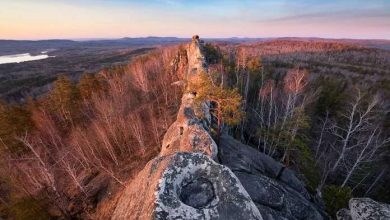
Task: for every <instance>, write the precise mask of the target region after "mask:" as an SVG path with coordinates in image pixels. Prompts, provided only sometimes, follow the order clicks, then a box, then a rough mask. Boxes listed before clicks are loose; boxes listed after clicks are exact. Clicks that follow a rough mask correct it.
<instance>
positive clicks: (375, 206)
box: [337, 198, 390, 220]
mask: <svg viewBox="0 0 390 220" xmlns="http://www.w3.org/2000/svg"><path fill="white" fill-rule="evenodd" d="M366 219H378V220H385V219H390V205H389V204H384V203H379V202H376V201H374V200H372V199H370V198H353V199H351V200H350V201H349V210H348V209H341V210H340V211H338V212H337V220H366Z"/></svg>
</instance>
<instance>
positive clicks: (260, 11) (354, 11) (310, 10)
mask: <svg viewBox="0 0 390 220" xmlns="http://www.w3.org/2000/svg"><path fill="white" fill-rule="evenodd" d="M195 33H196V34H199V35H201V36H202V37H233V36H237V37H283V36H296V37H332V38H385V39H390V0H327V1H314V0H295V1H294V0H272V1H271V0H227V1H222V0H197V1H190V0H149V1H148V0H140V1H135V0H0V39H47V38H72V39H74V38H118V37H136V36H151V35H153V36H178V37H190V36H191V35H193V34H195Z"/></svg>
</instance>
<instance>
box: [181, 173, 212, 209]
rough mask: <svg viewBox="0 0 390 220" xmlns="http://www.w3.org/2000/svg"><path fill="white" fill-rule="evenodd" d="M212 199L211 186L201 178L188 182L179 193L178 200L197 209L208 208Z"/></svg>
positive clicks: (206, 180)
mask: <svg viewBox="0 0 390 220" xmlns="http://www.w3.org/2000/svg"><path fill="white" fill-rule="evenodd" d="M214 198H215V192H214V187H213V184H212V183H211V182H210V181H209V180H208V179H206V178H202V177H201V178H197V179H194V180H192V181H190V182H188V183H187V184H186V185H184V186H183V187H182V189H181V192H180V200H181V201H182V202H183V203H184V204H186V205H189V206H191V207H194V208H197V209H201V208H206V207H208V206H209V205H210V204H211V202H212V201H213V200H214Z"/></svg>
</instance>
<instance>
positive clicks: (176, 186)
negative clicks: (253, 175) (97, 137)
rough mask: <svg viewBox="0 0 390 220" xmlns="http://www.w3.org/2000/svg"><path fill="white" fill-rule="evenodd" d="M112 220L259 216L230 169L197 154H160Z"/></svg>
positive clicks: (131, 190)
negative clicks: (162, 155) (161, 155)
mask: <svg viewBox="0 0 390 220" xmlns="http://www.w3.org/2000/svg"><path fill="white" fill-rule="evenodd" d="M112 219H221V220H222V219H262V217H261V214H260V213H259V211H258V209H257V207H256V206H255V204H254V203H253V202H252V200H251V198H250V197H249V195H248V193H247V192H246V191H245V189H244V188H243V187H242V185H241V183H240V181H239V180H238V179H237V177H236V176H235V175H234V174H233V172H231V171H230V170H229V169H228V168H226V167H224V166H222V165H219V164H217V163H216V162H214V161H213V160H211V159H210V158H209V157H207V156H205V155H203V154H200V153H176V154H173V155H170V156H164V157H159V158H156V159H154V160H152V161H151V162H149V163H148V165H147V166H146V167H145V169H144V170H143V171H142V172H141V173H140V174H138V176H137V177H136V178H135V179H134V181H133V182H132V183H130V184H129V187H127V188H126V190H125V192H124V195H123V196H122V198H121V199H120V200H119V202H118V204H117V207H116V210H115V212H114V214H113V217H112Z"/></svg>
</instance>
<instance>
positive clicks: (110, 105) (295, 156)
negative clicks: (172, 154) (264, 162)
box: [0, 40, 390, 219]
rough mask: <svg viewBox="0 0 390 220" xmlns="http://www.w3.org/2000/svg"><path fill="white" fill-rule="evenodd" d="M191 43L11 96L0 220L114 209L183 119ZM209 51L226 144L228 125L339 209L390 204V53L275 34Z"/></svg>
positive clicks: (209, 83) (1, 133)
mask: <svg viewBox="0 0 390 220" xmlns="http://www.w3.org/2000/svg"><path fill="white" fill-rule="evenodd" d="M183 48H184V46H183V45H179V46H166V47H162V48H159V49H155V50H153V51H149V52H148V53H147V54H144V55H139V56H137V57H136V58H133V60H132V61H131V62H129V63H128V64H121V65H116V66H112V67H109V68H105V69H103V70H101V71H98V72H97V73H95V74H91V73H88V74H84V75H82V77H81V78H80V80H79V81H77V82H74V81H72V80H70V78H69V77H68V76H67V75H61V76H59V77H58V78H57V80H56V81H55V82H54V83H53V85H52V89H51V90H50V91H49V92H48V93H46V94H44V95H41V96H38V97H31V98H28V99H27V101H26V102H24V103H18V104H15V103H6V102H1V103H0V127H1V128H2V129H1V130H0V156H1V160H0V213H1V215H2V216H0V217H1V218H7V217H9V218H14V219H31V218H33V217H34V219H49V218H52V217H64V218H94V217H95V218H96V216H99V217H100V218H104V217H107V216H109V215H110V208H111V207H112V206H113V204H112V203H113V201H115V199H116V194H115V192H116V191H118V190H120V189H121V187H123V185H124V183H125V181H126V180H127V179H129V178H131V177H132V176H134V175H135V174H136V173H137V171H139V170H140V169H141V168H142V167H143V166H144V165H145V163H146V162H147V161H148V160H149V159H150V158H153V157H154V156H155V155H156V154H157V153H158V152H159V150H160V146H161V143H160V142H161V139H162V135H163V134H164V133H165V131H166V130H167V129H168V126H169V125H170V124H171V123H172V121H174V119H175V116H176V112H177V110H178V107H179V105H180V98H181V96H182V93H183V88H181V87H177V86H173V85H172V84H173V83H174V82H177V81H179V80H182V75H183V74H182V71H183V69H184V68H183V67H182V66H180V64H178V63H175V62H172V61H175V60H177V59H178V58H184V59H185V54H184V53H183ZM204 54H205V57H206V61H207V63H208V75H207V76H205V77H202V80H203V82H202V83H203V84H202V86H203V88H205V89H204V91H203V93H201V94H199V96H198V97H199V98H200V99H202V98H205V99H209V100H210V99H211V100H213V101H214V104H215V105H216V106H218V107H219V108H214V111H213V112H212V113H213V115H214V119H215V121H216V124H217V126H216V129H215V131H214V133H213V134H214V139H216V142H217V143H218V138H219V135H220V133H221V132H228V133H229V134H231V135H232V136H234V137H235V138H236V139H238V140H240V141H241V142H243V143H246V144H248V145H250V146H252V147H253V148H255V149H257V150H259V151H260V152H263V153H264V154H267V155H269V156H271V157H272V158H274V159H276V160H278V161H280V162H281V163H283V164H284V165H285V166H286V167H289V168H291V169H293V170H294V171H295V172H296V173H298V174H300V178H301V179H302V180H304V182H305V183H306V185H307V188H308V190H309V191H310V193H312V194H313V195H315V196H318V197H320V198H322V199H323V201H324V203H325V204H324V205H325V206H326V210H327V211H328V213H329V214H330V215H334V214H335V212H336V211H338V210H339V209H341V208H343V207H346V206H347V204H348V201H349V199H350V198H351V197H357V196H365V197H370V198H373V199H375V200H378V201H383V202H387V203H389V202H390V192H389V189H390V185H389V180H390V179H389V178H390V175H389V166H390V163H389V161H390V160H389V159H390V151H389V150H390V144H389V143H390V136H389V134H390V130H389V129H390V120H389V119H390V114H389V97H390V86H389V67H390V52H389V51H385V50H380V49H373V48H365V47H362V46H356V45H350V44H344V43H337V42H305V41H288V40H287V41H283V40H282V41H279V40H277V41H271V42H261V43H240V44H232V43H223V42H218V43H207V44H205V46H204ZM205 85H206V86H205ZM227 98H230V99H227ZM226 100H230V101H231V102H226ZM237 102H239V105H237V104H236V103H237ZM224 103H225V104H224ZM221 107H223V108H221Z"/></svg>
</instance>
